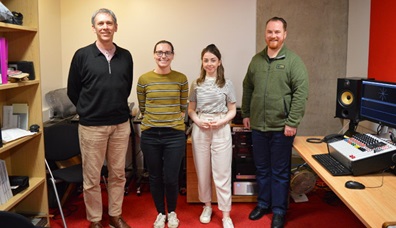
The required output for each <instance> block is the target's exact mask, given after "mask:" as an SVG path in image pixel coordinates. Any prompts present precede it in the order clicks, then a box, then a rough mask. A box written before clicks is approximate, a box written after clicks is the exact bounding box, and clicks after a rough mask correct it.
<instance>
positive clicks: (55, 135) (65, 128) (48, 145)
mask: <svg viewBox="0 0 396 228" xmlns="http://www.w3.org/2000/svg"><path fill="white" fill-rule="evenodd" d="M44 146H45V164H46V166H47V170H48V173H49V175H50V177H49V179H50V180H51V182H52V186H53V188H54V193H55V197H56V200H57V203H58V207H59V212H60V215H61V217H62V221H63V225H64V227H67V225H66V221H65V216H64V214H63V210H62V203H61V201H60V199H59V195H58V191H57V187H56V183H57V182H59V181H64V182H66V183H69V184H70V185H69V187H70V188H72V187H73V184H79V183H82V182H83V175H82V165H81V164H76V165H71V166H69V167H65V168H60V169H51V166H50V165H49V162H58V161H65V160H68V159H70V158H73V157H75V156H78V155H80V154H81V152H80V145H79V139H78V124H75V123H68V122H66V121H64V122H61V123H57V124H54V125H51V126H49V127H45V128H44ZM69 187H68V188H69ZM66 195H67V194H65V195H64V197H66Z"/></svg>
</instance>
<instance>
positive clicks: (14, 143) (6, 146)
mask: <svg viewBox="0 0 396 228" xmlns="http://www.w3.org/2000/svg"><path fill="white" fill-rule="evenodd" d="M41 134H42V133H41V132H39V133H37V134H34V135H29V136H26V137H23V138H20V139H16V140H14V141H11V142H8V143H5V144H3V147H1V148H0V154H1V153H4V152H6V151H9V150H10V149H11V148H13V147H15V146H18V145H21V144H23V143H25V142H27V141H29V140H31V139H32V138H34V137H37V136H39V135H41Z"/></svg>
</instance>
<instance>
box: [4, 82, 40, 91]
mask: <svg viewBox="0 0 396 228" xmlns="http://www.w3.org/2000/svg"><path fill="white" fill-rule="evenodd" d="M39 83H40V81H39V80H30V81H22V82H13V83H11V82H8V83H7V84H2V85H0V90H6V89H14V88H19V87H23V86H31V85H37V84H39Z"/></svg>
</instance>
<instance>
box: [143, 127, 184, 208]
mask: <svg viewBox="0 0 396 228" xmlns="http://www.w3.org/2000/svg"><path fill="white" fill-rule="evenodd" d="M140 147H141V149H142V151H143V155H144V160H145V162H146V165H147V169H148V172H149V180H150V192H151V195H152V196H153V199H154V203H155V207H156V208H157V211H158V213H162V214H166V213H165V198H166V205H167V209H168V213H170V212H172V211H175V209H176V204H177V197H178V194H179V171H180V166H181V163H182V160H183V157H184V155H185V150H186V135H185V133H184V132H183V131H178V130H175V129H172V128H150V129H148V130H145V131H143V132H142V137H141V145H140Z"/></svg>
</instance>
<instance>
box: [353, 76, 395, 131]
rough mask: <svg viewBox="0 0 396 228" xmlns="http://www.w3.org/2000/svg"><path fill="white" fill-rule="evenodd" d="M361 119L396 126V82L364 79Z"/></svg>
mask: <svg viewBox="0 0 396 228" xmlns="http://www.w3.org/2000/svg"><path fill="white" fill-rule="evenodd" d="M360 120H369V121H371V122H375V123H378V124H381V125H383V126H388V127H391V128H396V83H391V82H383V81H375V80H362V87H361V100H360Z"/></svg>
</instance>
